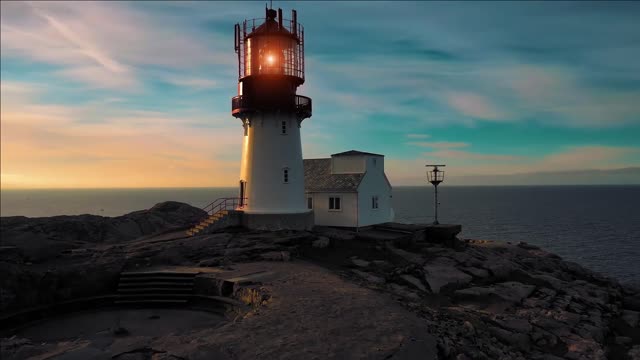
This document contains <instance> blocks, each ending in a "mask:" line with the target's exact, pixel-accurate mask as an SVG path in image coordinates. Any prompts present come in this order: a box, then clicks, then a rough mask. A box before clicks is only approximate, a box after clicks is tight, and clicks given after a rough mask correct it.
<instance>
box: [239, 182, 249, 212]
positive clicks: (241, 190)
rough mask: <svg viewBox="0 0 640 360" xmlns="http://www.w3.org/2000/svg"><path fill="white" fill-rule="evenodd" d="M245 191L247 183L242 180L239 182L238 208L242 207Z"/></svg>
mask: <svg viewBox="0 0 640 360" xmlns="http://www.w3.org/2000/svg"><path fill="white" fill-rule="evenodd" d="M246 190H247V182H246V181H244V180H240V207H244V202H245V201H244V200H245V197H246V196H247V195H246Z"/></svg>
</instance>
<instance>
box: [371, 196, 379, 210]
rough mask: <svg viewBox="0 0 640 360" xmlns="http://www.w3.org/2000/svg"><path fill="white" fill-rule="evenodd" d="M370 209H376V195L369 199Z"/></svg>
mask: <svg viewBox="0 0 640 360" xmlns="http://www.w3.org/2000/svg"><path fill="white" fill-rule="evenodd" d="M371 208H372V209H377V208H378V195H375V196H372V197H371Z"/></svg>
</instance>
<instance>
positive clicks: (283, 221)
mask: <svg viewBox="0 0 640 360" xmlns="http://www.w3.org/2000/svg"><path fill="white" fill-rule="evenodd" d="M242 226H243V227H246V228H248V229H255V230H285V229H286V230H311V229H313V226H314V222H313V211H305V212H301V213H294V214H291V213H289V214H255V213H246V212H245V213H243V214H242Z"/></svg>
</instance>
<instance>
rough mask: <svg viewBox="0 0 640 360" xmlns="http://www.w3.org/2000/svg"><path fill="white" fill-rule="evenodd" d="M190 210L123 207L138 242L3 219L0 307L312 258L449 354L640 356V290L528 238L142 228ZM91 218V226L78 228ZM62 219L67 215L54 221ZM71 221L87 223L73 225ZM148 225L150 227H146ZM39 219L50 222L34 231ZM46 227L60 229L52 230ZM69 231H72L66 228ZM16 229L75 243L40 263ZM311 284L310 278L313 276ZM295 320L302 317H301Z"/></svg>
mask: <svg viewBox="0 0 640 360" xmlns="http://www.w3.org/2000/svg"><path fill="white" fill-rule="evenodd" d="M184 206H186V205H184V204H175V203H174V204H173V205H171V203H169V205H165V206H161V207H160V208H159V209H158V208H156V209H155V210H153V209H150V210H149V211H148V212H147V213H146V215H144V214H145V213H142V212H136V213H132V214H128V215H126V217H128V220H126V219H121V220H120V221H121V222H120V224H124V223H129V224H131V223H136V224H138V225H139V230H136V231H139V233H140V234H142V236H139V237H138V238H137V239H135V240H132V239H131V237H132V236H135V233H136V232H135V231H133V230H123V229H130V228H131V227H129V226H123V227H117V226H115V225H113V224H115V223H110V224H111V225H109V226H115V228H112V227H106V225H104V223H103V225H100V226H95V227H94V225H95V223H94V222H95V221H96V220H95V219H93V218H85V217H82V216H81V217H76V218H75V219H64V221H65V222H62V223H65V224H67V225H65V226H69V227H68V228H67V227H64V226H61V227H60V228H56V227H55V226H53V225H51V226H52V227H50V228H48V227H47V226H49V225H43V224H47V223H48V222H47V220H46V219H31V220H33V221H30V220H24V219H18V220H16V218H9V219H8V220H6V221H5V219H3V221H2V226H3V227H2V231H3V234H2V235H3V240H4V235H5V234H4V231H5V229H8V230H7V231H9V232H10V234H13V235H11V236H13V239H14V240H13V241H14V244H15V245H14V246H13V247H12V248H9V247H11V246H9V247H4V248H3V249H2V251H0V273H1V274H2V275H3V276H2V277H0V287H1V288H2V289H3V291H2V293H1V294H2V297H1V298H0V301H1V305H2V307H1V309H0V311H3V312H7V311H17V310H20V309H22V308H24V307H30V306H36V305H46V304H50V303H53V302H58V301H63V300H66V299H72V298H74V297H79V296H89V295H91V294H96V293H101V292H108V291H113V290H114V289H115V279H116V278H117V275H118V274H119V272H120V271H122V270H124V269H127V270H130V269H140V268H146V267H153V266H166V265H179V266H200V267H220V268H226V267H228V266H230V265H232V264H234V263H245V262H254V261H271V262H274V263H282V262H286V263H288V262H289V261H300V260H312V261H313V262H315V263H316V264H319V265H322V266H324V267H325V268H326V269H330V270H331V271H332V272H334V273H335V274H338V275H340V276H342V278H343V279H345V280H347V281H348V282H350V283H351V284H355V285H357V286H360V287H361V288H369V289H373V290H375V291H373V292H371V291H370V290H368V291H370V293H371V294H382V295H384V296H386V297H388V298H390V299H394V300H395V301H396V302H397V303H398V304H400V305H401V306H402V307H404V308H405V309H406V310H409V311H410V312H412V313H414V314H416V315H417V316H419V318H420V319H422V320H421V321H423V324H424V325H425V328H426V329H428V332H429V334H430V335H432V336H433V337H434V338H435V339H436V341H437V349H438V350H437V351H438V357H439V358H440V359H561V358H564V359H605V358H610V359H636V358H638V354H639V353H640V351H639V350H638V349H639V348H640V347H639V346H640V320H639V315H638V314H639V312H640V292H639V291H638V290H637V289H632V288H629V287H623V286H621V285H620V284H618V283H617V282H616V281H614V280H612V279H608V278H606V277H603V276H601V275H599V274H597V273H594V272H592V271H589V270H588V269H585V268H583V267H581V266H579V265H578V264H575V263H571V262H566V261H563V260H562V259H561V258H560V257H558V256H556V255H554V254H551V253H548V252H546V251H544V250H542V249H540V248H538V247H536V246H533V245H530V244H526V243H519V244H509V243H502V242H497V241H485V240H467V241H461V240H458V239H455V240H452V239H449V240H448V241H438V242H437V243H431V242H429V241H428V238H427V239H426V240H427V241H420V242H419V243H416V241H414V240H415V239H413V238H411V239H409V240H408V241H394V240H389V239H384V238H383V239H377V240H376V239H374V240H371V239H363V238H362V237H360V236H358V234H355V233H354V232H350V231H346V230H337V229H317V230H315V231H314V232H305V231H275V232H268V231H247V230H242V229H226V230H224V231H220V232H218V233H212V234H206V235H200V236H194V237H190V238H184V236H183V232H174V233H171V232H170V233H166V234H157V235H156V236H145V235H146V234H150V233H152V232H154V231H155V232H158V231H159V230H160V229H161V228H162V226H179V225H180V224H181V223H186V222H188V220H189V219H191V218H196V217H198V216H199V213H198V211H196V210H197V209H193V208H192V209H191V210H189V209H188V208H186V207H184ZM149 212H151V213H152V214H151V215H150V214H149ZM145 216H146V218H145ZM83 219H88V220H87V221H88V223H87V224H85V225H79V223H81V222H82V221H83ZM104 219H105V218H102V220H101V221H103V222H104V221H106V220H104ZM114 219H115V218H114ZM56 221H60V220H59V219H57V220H50V221H49V223H50V224H53V223H55V222H56ZM74 222H77V223H78V224H76V225H73V226H71V225H68V224H70V223H74ZM143 223H144V224H146V225H140V224H143ZM37 224H40V225H37ZM162 224H164V225H162ZM38 226H43V228H41V229H40V230H38V231H36V230H35V229H36V228H38ZM45 229H50V230H51V229H53V230H51V231H52V232H51V233H47V232H46V231H49V230H45ZM55 229H58V230H55ZM64 229H72V230H70V233H69V234H65V233H64V231H65V230H64ZM77 229H84V230H82V231H84V232H82V231H79V230H77ZM96 229H102V230H100V231H103V230H104V231H106V232H107V233H109V234H111V235H110V236H111V237H105V236H103V237H102V238H97V239H100V240H96V241H91V242H89V241H88V240H87V241H84V242H81V241H79V240H78V239H79V237H81V236H80V234H91V233H93V234H94V235H95V234H98V233H100V232H99V231H98V230H96ZM105 229H112V230H108V231H107V230H105ZM113 229H120V230H118V231H115V230H113ZM143 229H144V230H143ZM104 231H103V232H102V233H101V234H104ZM17 233H22V234H23V236H29V234H31V235H33V236H34V238H36V239H41V238H43V237H45V238H47V239H49V241H51V242H56V241H59V240H56V238H55V236H57V237H58V238H64V239H67V240H68V241H67V242H62V243H64V244H65V246H66V247H62V248H56V247H54V248H53V249H52V250H48V252H46V253H44V254H43V255H42V257H41V258H40V259H39V261H37V262H36V261H33V257H32V256H31V255H25V254H28V253H29V250H30V249H29V247H28V246H23V245H24V244H23V243H20V242H16V241H15V240H16V239H18V236H17V235H16V234H17ZM56 234H57V235H56ZM116 234H118V235H116ZM118 239H120V240H118ZM27 243H28V242H27ZM401 246H402V247H401ZM272 264H273V263H272ZM291 275H292V276H294V275H295V274H291ZM295 276H297V275H295ZM285 278H286V277H285ZM283 281H284V280H283ZM305 281H309V283H313V281H314V279H313V278H309V279H305ZM382 295H380V296H382ZM369 296H373V295H369ZM376 296H377V295H376ZM340 299H341V298H340V297H336V298H335V299H334V300H333V301H342V300H340ZM344 301H347V302H348V301H349V299H348V298H345V299H344ZM264 311H267V310H264ZM300 311H303V310H302V309H300ZM298 317H304V314H303V313H300V314H297V315H296V316H294V318H298ZM364 318H365V317H363V319H364ZM283 321H284V320H283ZM363 321H364V320H363ZM282 326H286V325H285V324H283V325H282ZM370 326H375V325H374V324H370ZM336 336H338V335H336ZM14 345H15V346H17V347H20V345H19V344H13V345H12V346H14ZM25 346H26V345H25ZM403 356H404V355H403ZM389 358H390V359H393V358H394V357H393V356H391V357H389ZM408 358H411V357H408Z"/></svg>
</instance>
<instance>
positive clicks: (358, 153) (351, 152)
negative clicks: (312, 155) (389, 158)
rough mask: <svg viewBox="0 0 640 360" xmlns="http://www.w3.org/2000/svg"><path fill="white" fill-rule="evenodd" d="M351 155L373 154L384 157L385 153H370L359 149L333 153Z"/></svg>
mask: <svg viewBox="0 0 640 360" xmlns="http://www.w3.org/2000/svg"><path fill="white" fill-rule="evenodd" d="M349 155H372V156H382V157H384V155H380V154H374V153H368V152H364V151H358V150H349V151H345V152H341V153H337V154H332V155H331V156H349Z"/></svg>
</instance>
